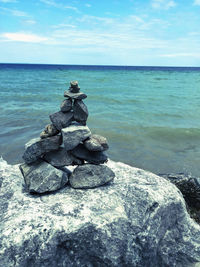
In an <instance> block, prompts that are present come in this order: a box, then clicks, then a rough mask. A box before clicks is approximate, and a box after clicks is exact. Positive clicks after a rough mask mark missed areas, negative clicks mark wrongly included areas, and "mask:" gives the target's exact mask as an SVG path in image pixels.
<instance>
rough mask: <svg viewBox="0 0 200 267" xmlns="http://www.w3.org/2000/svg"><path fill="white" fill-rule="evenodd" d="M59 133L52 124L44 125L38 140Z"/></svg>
mask: <svg viewBox="0 0 200 267" xmlns="http://www.w3.org/2000/svg"><path fill="white" fill-rule="evenodd" d="M58 133H59V131H58V130H57V129H56V127H55V126H54V125H53V124H48V125H46V127H45V129H44V131H43V132H41V134H40V138H42V139H43V138H47V137H50V136H54V135H57V134H58Z"/></svg>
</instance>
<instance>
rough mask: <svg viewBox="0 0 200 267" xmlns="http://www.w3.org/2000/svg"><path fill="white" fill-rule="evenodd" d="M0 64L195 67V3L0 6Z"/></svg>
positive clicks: (79, 1) (33, 1) (198, 2)
mask: <svg viewBox="0 0 200 267" xmlns="http://www.w3.org/2000/svg"><path fill="white" fill-rule="evenodd" d="M0 62H1V63H2V62H8V63H12V62H15V63H49V64H84V65H89V64H92V65H137V66H141V65H145V66H200V0H0Z"/></svg>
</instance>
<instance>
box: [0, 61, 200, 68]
mask: <svg viewBox="0 0 200 267" xmlns="http://www.w3.org/2000/svg"><path fill="white" fill-rule="evenodd" d="M3 64H10V65H52V66H91V67H92V66H100V67H101V66H102V67H151V68H200V66H169V65H166V66H159V65H109V64H106V65H103V64H99V65H96V64H64V63H60V64H59V63H27V62H26V63H22V62H21V63H19V62H0V65H3Z"/></svg>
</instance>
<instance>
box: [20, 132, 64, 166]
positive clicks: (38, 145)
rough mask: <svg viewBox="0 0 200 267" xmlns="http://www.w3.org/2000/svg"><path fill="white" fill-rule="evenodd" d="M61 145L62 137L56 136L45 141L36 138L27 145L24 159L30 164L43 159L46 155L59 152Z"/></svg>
mask: <svg viewBox="0 0 200 267" xmlns="http://www.w3.org/2000/svg"><path fill="white" fill-rule="evenodd" d="M61 144H62V136H61V135H55V136H52V137H47V138H45V139H40V138H34V139H31V140H30V141H29V142H28V143H27V144H25V152H24V154H23V156H22V157H23V159H24V161H25V162H26V163H28V164H29V163H32V162H34V161H36V160H37V159H39V158H40V157H42V156H43V155H44V154H45V153H47V152H50V151H52V150H57V149H58V148H59V147H60V145H61Z"/></svg>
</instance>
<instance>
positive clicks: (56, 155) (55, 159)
mask: <svg viewBox="0 0 200 267" xmlns="http://www.w3.org/2000/svg"><path fill="white" fill-rule="evenodd" d="M44 160H46V161H47V162H48V163H50V164H51V165H53V166H54V167H63V166H69V165H82V164H83V162H82V160H80V159H77V158H75V157H74V156H73V155H72V154H71V153H69V152H68V151H66V150H65V149H64V148H63V147H60V148H59V149H58V150H56V151H51V152H49V153H47V154H45V155H44Z"/></svg>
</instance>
